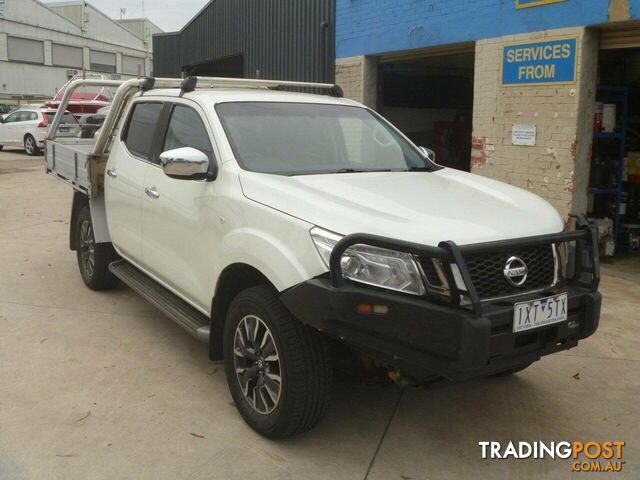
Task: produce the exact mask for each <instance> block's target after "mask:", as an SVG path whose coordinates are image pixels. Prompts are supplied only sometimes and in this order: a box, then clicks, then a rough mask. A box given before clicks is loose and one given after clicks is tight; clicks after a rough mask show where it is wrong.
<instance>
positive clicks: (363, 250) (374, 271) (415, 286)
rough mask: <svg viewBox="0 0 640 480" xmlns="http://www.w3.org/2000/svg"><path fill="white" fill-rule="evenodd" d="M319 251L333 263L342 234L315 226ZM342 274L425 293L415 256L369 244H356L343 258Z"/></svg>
mask: <svg viewBox="0 0 640 480" xmlns="http://www.w3.org/2000/svg"><path fill="white" fill-rule="evenodd" d="M311 238H312V239H313V242H314V243H315V245H316V248H317V249H318V253H319V254H320V256H321V257H322V259H323V260H324V263H325V264H326V265H327V267H329V259H330V258H331V252H332V250H333V247H334V246H335V245H336V243H338V241H340V239H341V238H342V237H341V236H340V235H337V234H335V233H332V232H328V231H326V230H323V229H321V228H318V227H314V228H312V229H311ZM340 266H341V267H342V276H343V277H344V278H348V279H350V280H353V281H355V282H360V283H364V284H367V285H373V286H376V287H382V288H386V289H389V290H394V291H398V292H404V293H410V294H412V295H424V294H425V288H424V284H423V282H422V278H421V276H420V271H419V270H418V266H417V264H416V261H415V260H414V258H413V256H412V255H410V254H408V253H403V252H397V251H395V250H388V249H386V248H379V247H372V246H369V245H353V246H351V247H349V248H347V250H345V252H344V253H343V254H342V258H341V259H340Z"/></svg>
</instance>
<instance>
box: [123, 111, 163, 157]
mask: <svg viewBox="0 0 640 480" xmlns="http://www.w3.org/2000/svg"><path fill="white" fill-rule="evenodd" d="M161 111H162V104H161V103H136V104H135V105H134V106H133V111H132V112H131V116H130V117H129V126H128V128H127V132H126V134H125V137H124V143H125V145H126V146H127V148H128V149H129V151H130V152H131V153H134V154H135V155H138V156H139V157H142V158H144V159H145V160H150V159H151V146H152V144H153V134H154V133H155V130H156V124H157V123H158V117H159V116H160V112H161Z"/></svg>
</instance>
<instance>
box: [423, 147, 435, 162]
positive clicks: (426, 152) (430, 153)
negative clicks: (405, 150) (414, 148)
mask: <svg viewBox="0 0 640 480" xmlns="http://www.w3.org/2000/svg"><path fill="white" fill-rule="evenodd" d="M419 150H420V151H421V152H422V154H423V155H424V156H425V157H426V158H427V159H429V160H431V161H432V162H433V163H435V162H436V152H434V151H433V150H431V149H430V148H427V147H419Z"/></svg>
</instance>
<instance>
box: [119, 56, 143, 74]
mask: <svg viewBox="0 0 640 480" xmlns="http://www.w3.org/2000/svg"><path fill="white" fill-rule="evenodd" d="M122 73H124V74H126V75H140V76H142V75H144V58H141V57H132V56H129V55H123V56H122Z"/></svg>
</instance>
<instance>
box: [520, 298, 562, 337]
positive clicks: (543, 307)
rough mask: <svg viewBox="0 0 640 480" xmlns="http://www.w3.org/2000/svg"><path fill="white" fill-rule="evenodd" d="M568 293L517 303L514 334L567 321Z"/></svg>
mask: <svg viewBox="0 0 640 480" xmlns="http://www.w3.org/2000/svg"><path fill="white" fill-rule="evenodd" d="M567 310H568V299H567V294H566V293H561V294H560V295H554V296H553V297H547V298H541V299H539V300H533V301H531V302H522V303H516V304H515V308H514V311H513V332H514V333H518V332H524V331H526V330H531V329H533V328H538V327H544V326H545V325H552V324H554V323H559V322H564V321H566V320H567Z"/></svg>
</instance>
